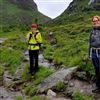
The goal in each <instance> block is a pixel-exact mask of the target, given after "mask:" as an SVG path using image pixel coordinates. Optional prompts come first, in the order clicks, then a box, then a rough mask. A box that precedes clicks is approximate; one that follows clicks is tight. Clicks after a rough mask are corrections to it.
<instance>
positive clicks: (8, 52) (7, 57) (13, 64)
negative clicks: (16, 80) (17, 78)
mask: <svg viewBox="0 0 100 100" xmlns="http://www.w3.org/2000/svg"><path fill="white" fill-rule="evenodd" d="M22 59H23V55H22V53H21V52H20V51H18V50H17V51H16V50H13V49H8V48H3V50H2V51H1V62H0V63H2V64H3V63H5V62H6V67H7V68H9V70H10V71H11V72H12V74H14V72H15V71H16V68H17V67H18V65H19V64H20V61H21V60H22Z"/></svg>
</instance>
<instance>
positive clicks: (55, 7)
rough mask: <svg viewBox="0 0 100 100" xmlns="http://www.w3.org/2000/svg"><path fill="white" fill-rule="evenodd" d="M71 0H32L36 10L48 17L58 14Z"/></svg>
mask: <svg viewBox="0 0 100 100" xmlns="http://www.w3.org/2000/svg"><path fill="white" fill-rule="evenodd" d="M72 1H73V0H34V2H35V3H36V4H37V6H38V10H39V11H40V12H41V13H43V14H45V15H46V16H49V17H50V18H55V17H57V16H59V15H60V14H61V13H62V12H64V11H65V9H66V8H67V7H68V5H69V4H70V2H72Z"/></svg>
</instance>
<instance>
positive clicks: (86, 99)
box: [73, 91, 93, 100]
mask: <svg viewBox="0 0 100 100" xmlns="http://www.w3.org/2000/svg"><path fill="white" fill-rule="evenodd" d="M73 100H93V98H92V97H90V96H85V95H83V94H82V93H80V92H79V91H77V92H75V94H74V99H73Z"/></svg>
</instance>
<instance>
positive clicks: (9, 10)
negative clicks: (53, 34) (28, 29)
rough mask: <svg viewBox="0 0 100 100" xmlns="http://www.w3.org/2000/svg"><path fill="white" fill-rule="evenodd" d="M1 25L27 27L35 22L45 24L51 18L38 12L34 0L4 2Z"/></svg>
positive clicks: (7, 0)
mask: <svg viewBox="0 0 100 100" xmlns="http://www.w3.org/2000/svg"><path fill="white" fill-rule="evenodd" d="M0 3H1V4H0V8H1V10H0V13H1V19H2V20H1V23H0V25H15V26H17V25H20V24H21V25H26V24H30V23H34V22H38V23H44V22H46V21H48V20H50V18H49V17H47V16H45V15H43V14H42V13H40V12H39V11H38V7H37V5H36V3H35V2H34V1H33V0H28V1H27V0H2V1H1V2H0Z"/></svg>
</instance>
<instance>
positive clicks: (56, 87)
mask: <svg viewBox="0 0 100 100" xmlns="http://www.w3.org/2000/svg"><path fill="white" fill-rule="evenodd" d="M64 86H65V83H64V81H60V82H59V83H57V84H56V85H55V89H56V90H57V91H60V90H61V89H63V88H64Z"/></svg>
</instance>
